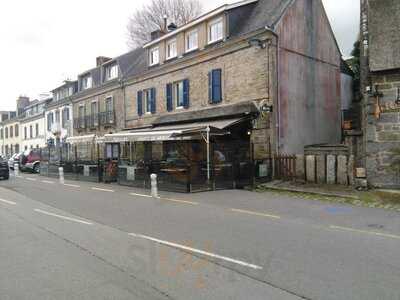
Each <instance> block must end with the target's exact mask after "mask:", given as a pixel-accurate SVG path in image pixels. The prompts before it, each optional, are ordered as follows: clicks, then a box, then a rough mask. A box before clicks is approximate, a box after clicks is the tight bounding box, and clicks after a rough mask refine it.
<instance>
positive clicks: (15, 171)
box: [14, 164, 19, 177]
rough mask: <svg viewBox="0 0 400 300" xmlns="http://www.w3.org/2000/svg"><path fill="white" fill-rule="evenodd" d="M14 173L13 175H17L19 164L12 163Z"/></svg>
mask: <svg viewBox="0 0 400 300" xmlns="http://www.w3.org/2000/svg"><path fill="white" fill-rule="evenodd" d="M14 175H15V177H18V176H19V165H18V164H14Z"/></svg>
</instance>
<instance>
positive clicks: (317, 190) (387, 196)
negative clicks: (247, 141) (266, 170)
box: [256, 181, 400, 211]
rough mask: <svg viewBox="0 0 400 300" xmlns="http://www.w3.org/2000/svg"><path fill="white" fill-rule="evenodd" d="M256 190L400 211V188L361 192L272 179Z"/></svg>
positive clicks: (349, 187) (324, 185)
mask: <svg viewBox="0 0 400 300" xmlns="http://www.w3.org/2000/svg"><path fill="white" fill-rule="evenodd" d="M256 191H257V192H266V191H275V192H279V193H291V194H295V195H296V196H300V197H302V198H306V199H310V200H322V201H329V202H338V203H346V204H351V205H356V206H364V207H371V208H383V209H388V210H396V211H400V190H384V189H377V190H370V191H365V192H359V191H356V190H355V189H354V188H353V187H351V186H341V185H328V184H311V183H301V182H294V181H289V182H285V181H272V182H269V183H265V184H261V185H259V186H258V187H257V188H256Z"/></svg>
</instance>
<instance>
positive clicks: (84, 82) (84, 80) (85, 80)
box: [81, 75, 92, 90]
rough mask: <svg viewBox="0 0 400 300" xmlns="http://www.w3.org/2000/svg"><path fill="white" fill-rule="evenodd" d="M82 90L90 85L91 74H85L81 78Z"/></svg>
mask: <svg viewBox="0 0 400 300" xmlns="http://www.w3.org/2000/svg"><path fill="white" fill-rule="evenodd" d="M81 86H82V90H87V89H90V88H91V87H92V76H90V75H86V76H84V77H82V80H81Z"/></svg>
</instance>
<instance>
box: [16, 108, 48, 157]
mask: <svg viewBox="0 0 400 300" xmlns="http://www.w3.org/2000/svg"><path fill="white" fill-rule="evenodd" d="M20 128H21V129H20V130H21V132H20V135H21V146H22V148H21V150H22V151H24V150H28V149H34V148H42V147H44V146H45V145H46V131H45V117H44V112H42V113H41V114H39V115H37V116H34V117H31V118H25V119H23V120H21V123H20ZM25 132H26V136H25Z"/></svg>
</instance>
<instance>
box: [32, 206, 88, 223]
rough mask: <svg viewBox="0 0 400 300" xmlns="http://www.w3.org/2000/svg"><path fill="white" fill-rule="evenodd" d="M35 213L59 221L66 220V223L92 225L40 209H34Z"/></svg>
mask: <svg viewBox="0 0 400 300" xmlns="http://www.w3.org/2000/svg"><path fill="white" fill-rule="evenodd" d="M35 211H36V212H38V213H41V214H44V215H48V216H52V217H56V218H60V219H63V220H67V221H72V222H77V223H81V224H85V225H93V223H90V222H86V221H83V220H79V219H75V218H71V217H66V216H61V215H57V214H53V213H51V212H48V211H44V210H41V209H35Z"/></svg>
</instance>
